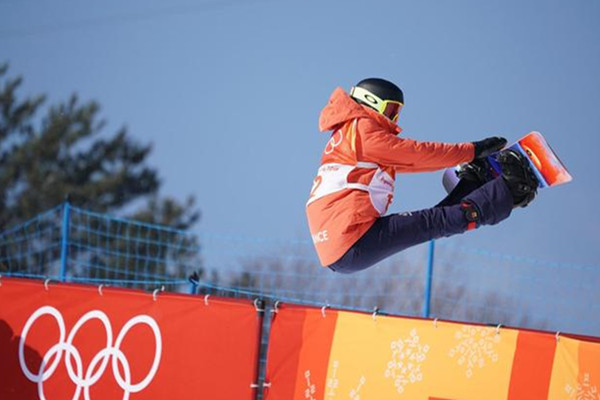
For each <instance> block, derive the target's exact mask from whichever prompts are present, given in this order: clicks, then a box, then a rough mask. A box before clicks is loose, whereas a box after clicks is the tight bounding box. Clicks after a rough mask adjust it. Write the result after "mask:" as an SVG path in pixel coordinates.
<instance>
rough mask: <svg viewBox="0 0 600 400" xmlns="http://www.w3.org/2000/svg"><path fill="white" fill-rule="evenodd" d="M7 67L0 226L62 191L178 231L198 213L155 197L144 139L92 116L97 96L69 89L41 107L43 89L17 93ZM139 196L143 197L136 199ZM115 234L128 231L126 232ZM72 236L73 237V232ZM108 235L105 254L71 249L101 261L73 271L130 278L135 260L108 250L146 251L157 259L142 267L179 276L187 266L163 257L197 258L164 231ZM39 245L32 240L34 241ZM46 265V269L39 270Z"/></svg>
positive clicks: (190, 242) (48, 204) (5, 251)
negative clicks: (137, 237) (133, 239)
mask: <svg viewBox="0 0 600 400" xmlns="http://www.w3.org/2000/svg"><path fill="white" fill-rule="evenodd" d="M7 73H8V65H0V231H4V230H6V229H7V228H8V227H10V226H14V225H16V224H19V223H22V222H24V221H26V220H28V219H30V218H33V217H35V216H36V215H38V214H40V213H42V212H44V211H46V210H48V209H51V208H53V207H55V206H57V205H59V204H61V203H62V202H63V201H64V200H65V199H66V198H67V196H68V199H69V202H70V203H71V204H72V205H74V206H76V207H80V208H83V209H89V210H93V211H95V212H99V213H111V214H119V215H121V216H124V217H131V218H134V219H136V220H138V221H143V222H147V223H151V224H163V225H169V226H171V227H173V228H177V229H180V230H187V229H188V228H189V227H191V226H192V225H193V224H194V223H195V222H196V221H197V220H198V218H199V212H198V211H197V210H196V208H195V204H194V199H193V198H189V199H188V200H187V201H186V202H184V203H179V202H178V201H177V200H175V199H171V198H167V199H161V198H159V197H158V190H159V188H160V180H159V178H158V173H157V171H156V170H155V169H154V168H152V167H150V166H148V164H147V158H148V155H149V154H150V152H151V150H152V147H151V145H149V144H140V143H138V142H137V141H135V140H133V139H132V138H131V137H130V135H129V134H128V132H127V130H126V129H125V128H121V129H119V130H118V131H117V132H115V133H113V134H107V133H106V132H105V126H106V123H105V121H104V120H102V119H100V117H99V112H100V106H99V105H98V103H96V102H94V101H88V102H81V101H80V100H79V98H78V96H77V95H76V94H73V95H71V97H70V98H69V99H68V100H67V101H65V102H60V103H57V104H53V105H50V106H47V107H45V104H46V96H44V95H38V96H31V97H26V98H20V97H19V95H18V94H19V93H18V92H19V88H20V87H21V85H22V82H23V79H22V77H16V78H10V77H8V76H7ZM140 199H142V200H143V199H146V200H147V201H146V202H145V203H143V202H140V201H139V200H140ZM136 205H137V207H134V206H136ZM140 205H141V206H140ZM132 209H133V211H131V210H132ZM125 210H130V211H129V215H123V213H124V212H125ZM89 224H90V226H89V228H90V229H92V230H94V229H99V228H100V227H101V226H102V228H103V229H104V228H106V229H109V230H110V229H112V228H110V227H108V225H107V222H106V221H102V220H97V221H91V222H89ZM94 225H95V226H94ZM104 225H106V226H104ZM38 229H39V228H38ZM115 229H117V228H115ZM118 229H122V228H121V227H120V228H118ZM152 232H154V233H152V235H157V234H158V233H156V232H158V231H154V230H153V231H152ZM115 233H118V234H119V235H121V234H123V235H130V234H131V235H133V233H132V232H129V231H124V232H115ZM73 235H74V236H73V239H74V240H76V239H77V237H76V233H73ZM149 235H150V234H149ZM113 236H115V235H108V236H107V237H108V238H110V240H109V239H106V240H107V241H110V242H111V243H106V246H113V247H114V248H115V249H117V250H113V251H111V254H112V256H110V257H109V256H107V255H106V254H100V253H96V254H93V255H90V254H88V253H89V250H87V251H85V250H81V249H71V250H70V260H73V261H74V262H75V261H76V260H78V259H81V258H85V257H87V259H88V260H93V261H96V262H98V263H97V264H94V265H99V266H100V267H96V268H95V269H94V267H92V268H90V269H89V271H84V272H81V271H79V272H77V271H76V272H75V273H74V274H75V275H80V274H89V275H90V276H101V277H107V276H109V275H107V273H106V272H103V271H104V270H103V268H104V267H108V266H111V265H112V266H113V267H115V268H118V269H119V271H120V274H119V277H121V278H123V277H125V278H131V277H135V276H137V275H135V273H136V271H134V269H135V268H137V266H136V265H134V264H133V263H132V262H131V260H129V259H127V260H126V261H123V262H117V260H115V258H114V255H115V254H118V255H121V254H125V253H126V252H129V253H131V254H138V255H139V254H142V253H143V252H147V254H149V256H148V258H151V259H152V260H154V261H156V262H155V263H153V264H152V265H151V266H146V270H147V272H148V273H153V274H161V273H163V274H165V275H168V276H178V277H181V276H183V275H185V274H186V273H187V271H184V270H183V269H182V268H183V267H182V266H181V265H180V267H178V268H175V269H173V268H172V266H170V265H167V261H168V260H169V259H176V258H177V256H178V255H179V256H181V257H183V259H184V260H183V261H182V259H181V257H180V258H179V259H177V263H179V264H181V263H182V262H183V264H186V265H187V267H185V268H189V262H190V259H191V258H193V259H196V258H197V255H193V254H190V253H189V252H188V251H186V252H185V254H183V253H182V252H181V251H180V250H179V248H180V247H181V244H180V245H179V247H173V246H170V245H169V240H174V239H173V238H170V237H161V238H160V240H147V241H146V242H145V243H143V244H140V243H137V244H135V245H132V244H130V243H125V242H123V241H122V240H121V242H119V239H118V238H117V237H113ZM163 236H164V235H163ZM127 237H129V236H127ZM2 241H3V240H2V239H0V242H2ZM7 243H8V241H7V240H4V243H0V246H3V247H2V249H0V250H1V251H0V253H2V254H0V258H1V259H2V260H3V262H2V265H0V272H1V271H2V270H4V271H5V272H6V270H7V269H8V267H7V266H6V265H7V262H8V261H11V260H10V257H11V254H12V253H14V251H15V245H12V244H11V245H8V244H7ZM148 243H151V245H150V246H149V245H148ZM185 244H186V246H191V247H194V246H195V239H190V238H186V239H185ZM40 246H41V245H40V243H36V247H38V248H39V247H40ZM142 247H144V248H142ZM119 249H120V250H122V251H119ZM40 254H43V255H40V256H39V257H41V259H40V260H35V261H34V262H37V263H39V264H48V259H50V258H52V257H53V256H52V257H50V256H48V254H45V253H40ZM21 258H22V260H21V261H19V263H20V264H19V265H17V266H16V267H15V264H14V260H13V264H12V266H11V268H10V269H9V271H13V272H14V270H15V268H16V270H19V269H20V270H23V269H24V268H25V267H24V266H25V265H26V264H28V263H29V264H31V263H32V261H31V260H26V259H24V258H23V257H21ZM4 260H8V261H7V262H4ZM161 260H162V261H161ZM27 268H28V267H27ZM45 272H47V270H46V271H40V273H45ZM110 276H112V275H110Z"/></svg>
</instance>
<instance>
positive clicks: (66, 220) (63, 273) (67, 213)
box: [60, 200, 71, 282]
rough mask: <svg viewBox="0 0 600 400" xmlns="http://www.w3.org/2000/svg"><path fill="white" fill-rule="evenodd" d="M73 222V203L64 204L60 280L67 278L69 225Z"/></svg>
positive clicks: (66, 202)
mask: <svg viewBox="0 0 600 400" xmlns="http://www.w3.org/2000/svg"><path fill="white" fill-rule="evenodd" d="M70 224H71V204H70V203H69V201H68V200H67V201H65V203H64V204H63V218H62V229H61V238H60V244H61V245H60V280H61V282H64V281H66V280H67V258H68V257H69V225H70Z"/></svg>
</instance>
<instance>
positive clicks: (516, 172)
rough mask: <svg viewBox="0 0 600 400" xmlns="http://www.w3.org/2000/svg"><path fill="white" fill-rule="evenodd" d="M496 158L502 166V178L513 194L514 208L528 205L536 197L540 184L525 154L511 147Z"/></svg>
mask: <svg viewBox="0 0 600 400" xmlns="http://www.w3.org/2000/svg"><path fill="white" fill-rule="evenodd" d="M496 159H497V161H498V162H499V163H500V165H501V166H502V178H503V179H504V181H505V182H506V184H507V185H508V188H509V190H510V192H511V194H512V196H513V200H514V206H513V208H516V207H527V205H528V204H529V203H531V202H532V201H533V199H534V198H535V196H536V194H537V188H538V185H539V181H538V179H537V177H536V176H535V174H534V173H533V171H532V170H531V167H530V166H529V162H528V161H527V159H526V158H525V156H524V155H522V154H521V153H519V152H518V151H515V150H511V149H507V150H504V151H502V152H500V154H499V155H498V157H497V158H496Z"/></svg>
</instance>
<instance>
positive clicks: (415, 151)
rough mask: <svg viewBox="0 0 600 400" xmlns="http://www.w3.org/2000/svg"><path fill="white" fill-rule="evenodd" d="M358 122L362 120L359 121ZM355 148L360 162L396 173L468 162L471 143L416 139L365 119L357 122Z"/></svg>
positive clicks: (420, 170) (422, 170)
mask: <svg viewBox="0 0 600 400" xmlns="http://www.w3.org/2000/svg"><path fill="white" fill-rule="evenodd" d="M361 122H364V123H363V124H361ZM357 130H358V131H359V132H360V134H359V135H358V137H357V139H358V143H357V144H358V146H357V151H358V152H359V153H360V158H361V159H362V160H364V161H370V162H375V163H377V164H380V165H384V166H387V167H392V168H394V169H395V170H396V171H397V172H404V173H406V172H428V171H437V170H440V169H443V168H449V167H453V166H455V165H458V164H460V163H464V162H470V161H472V160H473V157H474V155H475V147H474V146H473V144H472V143H459V144H450V143H440V142H420V141H416V140H413V139H406V138H400V137H397V136H395V135H394V134H391V133H388V132H385V131H383V130H382V129H381V128H380V127H378V126H376V124H373V123H371V122H370V121H368V120H361V121H359V126H358V129H357Z"/></svg>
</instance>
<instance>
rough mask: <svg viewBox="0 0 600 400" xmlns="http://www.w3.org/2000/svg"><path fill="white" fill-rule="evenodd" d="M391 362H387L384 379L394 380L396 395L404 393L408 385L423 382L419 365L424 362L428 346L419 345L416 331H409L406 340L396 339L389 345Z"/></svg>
mask: <svg viewBox="0 0 600 400" xmlns="http://www.w3.org/2000/svg"><path fill="white" fill-rule="evenodd" d="M391 349H392V360H391V361H390V362H388V364H387V369H386V370H385V377H386V378H392V379H393V380H394V386H396V390H397V391H398V393H400V394H402V393H404V388H405V387H406V385H408V384H409V383H415V382H420V381H422V380H423V373H422V372H421V365H422V364H423V362H424V361H425V358H427V357H426V354H427V352H428V351H429V346H428V345H426V344H421V343H419V336H417V330H416V329H413V330H411V331H410V337H409V338H407V339H404V340H402V339H398V340H396V341H393V342H392V343H391Z"/></svg>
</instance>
